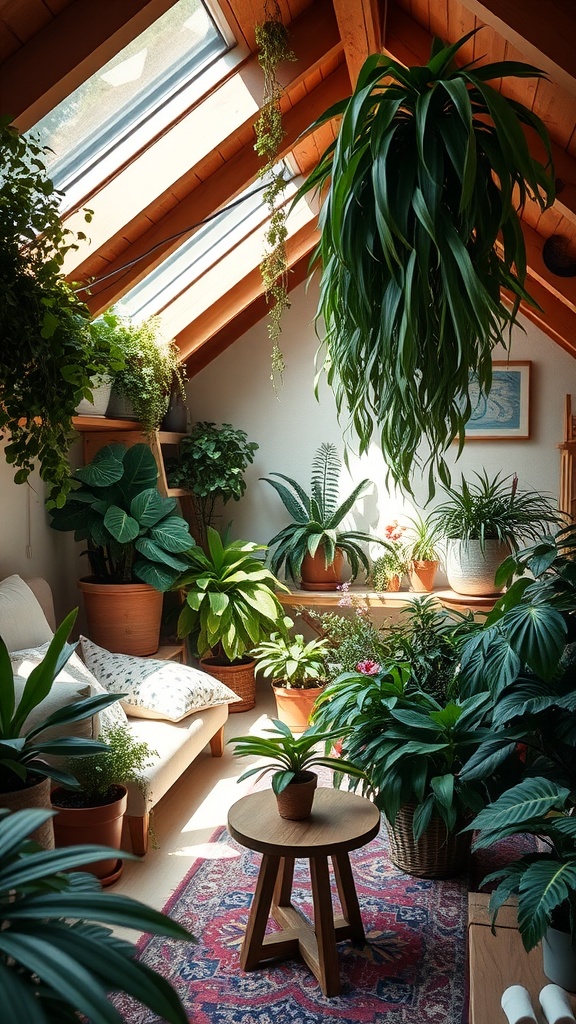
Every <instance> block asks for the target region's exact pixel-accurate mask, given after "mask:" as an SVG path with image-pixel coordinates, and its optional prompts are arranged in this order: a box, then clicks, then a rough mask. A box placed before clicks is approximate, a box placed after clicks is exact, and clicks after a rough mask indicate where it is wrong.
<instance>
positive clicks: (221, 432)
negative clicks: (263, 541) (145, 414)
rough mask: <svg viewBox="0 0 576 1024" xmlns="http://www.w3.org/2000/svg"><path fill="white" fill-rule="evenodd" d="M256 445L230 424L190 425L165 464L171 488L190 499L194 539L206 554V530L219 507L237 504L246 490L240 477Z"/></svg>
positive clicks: (255, 449) (251, 459)
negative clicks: (174, 453) (188, 495)
mask: <svg viewBox="0 0 576 1024" xmlns="http://www.w3.org/2000/svg"><path fill="white" fill-rule="evenodd" d="M257 449H258V445H257V444H256V443H255V442H254V441H249V440H248V437H247V435H246V432H245V431H244V430H240V429H238V428H235V427H233V426H232V425H231V424H230V423H222V424H221V425H220V426H218V425H217V424H216V423H210V422H206V421H203V422H200V423H194V424H193V426H192V427H191V428H190V431H189V433H188V434H187V436H186V437H183V438H182V440H181V441H180V444H179V445H178V455H177V456H176V457H175V458H172V459H167V460H166V473H167V475H168V481H169V484H170V486H171V487H184V488H185V489H186V490H187V491H189V493H190V494H191V495H192V502H193V505H194V513H195V519H196V528H197V537H196V539H197V540H198V542H199V543H200V544H201V545H202V547H203V548H204V550H206V530H207V528H208V527H209V526H213V525H214V515H215V510H216V508H217V506H218V504H219V503H221V504H223V505H225V504H226V502H228V501H230V500H231V499H232V500H234V501H240V498H241V497H242V495H243V494H244V491H245V490H246V481H245V479H244V474H245V472H246V469H247V467H248V465H249V463H251V462H253V461H254V452H256V451H257Z"/></svg>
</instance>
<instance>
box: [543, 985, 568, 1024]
mask: <svg viewBox="0 0 576 1024" xmlns="http://www.w3.org/2000/svg"><path fill="white" fill-rule="evenodd" d="M540 1006H541V1007H542V1009H543V1011H544V1013H545V1014H546V1020H547V1021H548V1024H572V1022H573V1021H576V1017H575V1016H574V1014H573V1013H572V1006H571V1005H570V1000H569V998H568V996H567V994H566V992H565V991H564V989H563V988H560V985H545V986H544V988H543V989H542V991H541V993H540Z"/></svg>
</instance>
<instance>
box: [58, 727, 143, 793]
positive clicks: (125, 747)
mask: <svg viewBox="0 0 576 1024" xmlns="http://www.w3.org/2000/svg"><path fill="white" fill-rule="evenodd" d="M100 740H102V742H103V743H105V744H106V746H107V749H106V750H103V751H101V753H98V754H91V755H90V756H89V757H77V758H74V760H73V761H72V762H70V763H68V762H66V767H67V768H69V769H70V771H72V772H73V773H74V776H75V778H76V781H77V782H78V785H79V787H80V790H81V792H80V793H79V792H78V791H76V793H75V799H76V803H75V804H74V806H75V807H79V806H83V807H92V806H93V805H94V804H100V803H105V802H106V801H107V799H109V798H110V796H111V791H113V789H114V787H115V786H117V785H119V784H120V785H123V786H125V785H126V784H127V783H128V782H134V783H135V784H136V785H137V786H138V787H139V788H140V789H141V790H142V791H144V788H145V779H144V775H143V772H144V771H145V769H146V768H148V767H149V765H150V764H151V760H150V758H151V756H152V755H154V754H157V751H155V750H151V749H150V747H149V746H148V744H147V743H146V742H145V741H144V740H138V739H136V737H135V736H134V735H133V733H132V732H131V731H130V729H129V728H128V727H127V726H124V725H112V726H110V728H109V729H106V730H104V732H103V733H102V734H101V736H100ZM79 798H81V799H82V803H80V799H79Z"/></svg>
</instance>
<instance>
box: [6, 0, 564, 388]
mask: <svg viewBox="0 0 576 1024" xmlns="http://www.w3.org/2000/svg"><path fill="white" fill-rule="evenodd" d="M174 2H175V0H149V2H148V3H143V2H141V0H140V2H139V0H114V3H109V2H106V3H102V0H18V2H16V0H0V109H1V111H2V112H3V113H9V114H10V115H11V116H12V117H13V118H14V122H15V124H16V125H17V126H18V127H19V128H21V129H22V130H25V129H27V128H29V127H31V126H32V125H33V124H34V123H35V122H36V121H37V120H38V119H39V118H40V117H42V116H43V115H44V114H45V113H46V112H47V111H49V110H50V109H52V108H53V107H54V106H55V104H56V103H58V102H59V101H60V100H61V99H62V98H64V97H65V96H67V95H68V94H69V93H70V92H71V91H72V90H73V89H74V88H76V87H77V86H78V85H79V84H80V83H81V82H82V81H85V80H86V79H87V78H88V77H89V76H90V75H92V74H93V73H94V72H95V71H97V70H98V69H99V68H100V67H102V65H103V64H104V63H106V61H108V60H109V59H110V58H111V57H112V56H113V55H114V54H115V53H117V52H118V51H119V50H120V49H121V48H122V47H123V46H125V45H127V43H128V42H129V41H130V40H132V39H133V38H135V37H136V36H137V35H138V34H139V33H140V32H142V31H143V30H144V29H145V28H146V27H147V26H148V25H149V24H151V23H152V22H153V21H155V20H156V19H157V18H158V17H159V16H160V15H161V14H162V13H164V12H165V11H166V10H167V9H168V8H169V7H170V6H172V4H173V3H174ZM280 8H281V11H282V15H283V18H284V21H285V24H286V25H287V26H288V27H289V30H290V41H291V45H292V47H293V49H294V51H295V53H296V56H297V61H296V62H294V63H287V64H286V65H285V67H283V68H282V84H283V86H284V89H285V93H284V99H283V107H284V115H285V129H286V136H285V139H284V146H283V155H289V156H290V157H291V161H292V164H293V166H294V167H296V168H298V170H299V171H300V172H301V173H302V174H307V173H308V172H309V171H310V170H311V168H312V167H313V166H314V164H315V162H316V161H317V159H318V156H319V154H320V153H321V152H322V150H323V149H324V147H325V146H326V145H327V143H328V141H329V140H330V138H331V129H330V127H328V128H324V129H322V131H321V132H319V133H318V134H317V135H316V136H314V137H310V136H309V137H307V138H306V139H304V140H302V139H300V138H299V136H300V135H301V133H302V132H303V131H304V130H305V129H306V128H307V126H308V125H309V124H310V123H311V122H312V121H313V120H314V119H315V118H316V117H317V116H318V114H320V113H321V112H322V111H324V110H325V109H326V108H327V107H328V106H330V105H331V104H332V103H334V102H335V101H336V100H337V99H339V98H341V97H343V96H346V95H348V94H349V93H350V90H351V82H354V81H355V79H356V76H357V74H358V71H359V69H360V67H361V65H362V62H363V60H364V59H365V57H366V56H367V55H368V54H369V53H371V52H375V51H376V50H379V49H382V50H384V51H385V52H387V53H389V54H391V55H392V56H393V57H395V58H396V59H397V60H400V61H402V62H403V63H405V64H408V65H409V64H419V63H424V62H425V61H426V60H427V58H428V55H429V51H430V44H431V40H432V37H433V36H435V35H436V36H440V37H441V38H442V39H443V40H444V41H447V42H454V41H456V40H457V39H459V38H460V37H461V36H462V35H463V34H464V33H465V32H468V31H469V30H470V29H472V28H479V27H481V28H482V31H481V32H478V33H477V34H476V35H475V36H474V37H473V39H471V40H470V42H469V43H468V44H467V47H466V48H465V49H464V50H463V51H462V52H461V57H462V59H465V60H470V59H472V58H479V59H480V60H481V61H482V62H484V61H493V60H503V59H510V60H526V61H529V62H530V63H534V64H536V65H537V66H539V67H541V68H542V69H544V70H545V71H546V72H547V74H548V76H549V78H548V79H547V80H541V81H533V80H529V79H528V80H517V81H514V82H513V83H512V86H510V85H509V84H507V85H506V89H507V94H508V95H513V96H514V97H515V98H517V99H521V100H522V102H524V103H526V104H527V105H528V106H529V107H531V108H532V109H533V110H534V112H535V113H536V114H538V115H539V116H540V117H541V118H542V119H543V120H544V121H545V123H546V124H547V126H548V129H549V131H550V135H551V138H552V141H553V146H554V159H555V167H556V174H557V179H558V196H557V200H556V202H555V204H554V206H553V208H552V209H551V210H549V211H547V212H546V213H545V214H542V215H540V214H539V211H538V209H537V207H536V204H534V205H533V206H532V205H529V206H528V208H527V209H526V212H525V215H524V221H523V228H524V232H525V237H526V243H527V250H528V262H529V275H530V282H529V285H530V289H529V290H530V291H531V293H532V294H533V295H534V297H535V298H536V299H537V301H538V302H539V303H540V305H541V307H542V312H539V311H534V310H533V309H532V308H531V307H526V308H525V309H524V312H525V313H526V315H527V316H529V317H530V318H531V319H532V320H534V321H535V322H536V323H538V324H539V326H540V327H541V328H542V329H543V330H544V331H545V332H546V333H547V334H548V335H549V336H550V337H551V338H553V339H554V341H556V342H557V343H558V344H559V345H561V346H562V347H563V348H564V349H566V350H567V351H568V352H570V353H571V354H572V355H576V277H573V278H569V277H558V276H556V275H554V274H552V273H551V272H550V271H549V270H547V268H546V267H545V265H544V262H543V259H542V246H543V244H544V242H545V241H546V239H547V238H549V237H550V236H551V235H560V236H563V237H565V238H566V239H567V240H568V242H569V243H570V245H571V246H574V251H575V252H576V51H575V49H574V45H573V43H574V39H575V38H576V5H574V4H573V3H572V0H547V2H546V3H542V2H541V0H387V2H385V0H315V2H312V3H310V2H309V0H280ZM220 10H221V12H222V14H223V15H224V17H225V19H226V21H227V23H228V25H229V27H230V29H231V31H232V33H233V34H234V36H235V38H236V39H237V41H238V43H239V45H240V46H241V47H243V51H242V52H243V57H242V59H241V60H240V62H239V63H238V64H237V65H236V67H235V69H234V70H233V71H232V72H231V73H230V74H229V75H228V77H227V78H226V79H225V80H224V81H222V82H220V83H219V84H218V85H217V86H215V87H214V88H213V89H212V91H211V92H210V93H209V94H208V95H206V96H205V97H204V99H203V100H202V102H201V103H200V104H196V105H195V106H194V107H193V108H190V110H188V111H186V112H185V113H184V115H183V116H182V117H180V118H179V119H178V122H177V123H174V124H173V125H171V126H169V127H168V129H167V130H166V131H165V132H163V133H162V134H161V136H160V137H157V138H155V139H154V140H153V141H152V142H151V143H150V144H149V145H148V146H146V148H145V149H144V150H142V151H140V152H139V153H137V154H136V156H135V157H134V158H133V160H131V161H130V162H129V163H128V164H126V165H125V166H123V167H122V168H121V169H120V170H119V171H118V172H117V173H115V174H114V175H112V176H111V177H110V178H109V179H108V180H106V181H103V182H102V183H101V184H100V185H99V187H98V188H97V189H96V190H95V191H94V192H93V193H92V194H88V195H86V196H84V197H83V199H82V204H81V205H82V206H83V205H88V206H90V207H92V208H93V209H94V210H95V218H94V223H93V226H92V228H91V229H90V232H91V240H90V242H89V243H86V244H85V245H83V246H81V248H80V249H79V250H78V253H77V254H76V255H75V256H71V257H70V264H69V266H68V271H69V277H70V279H71V280H74V281H80V282H88V281H90V280H96V281H97V280H98V279H100V278H102V277H103V276H104V275H108V276H107V279H106V281H104V282H102V283H101V284H95V285H94V287H93V288H92V294H91V296H90V298H89V299H88V304H89V306H90V308H91V310H92V312H93V313H94V314H97V313H99V312H101V311H102V310H104V309H106V308H108V307H109V306H110V305H112V304H113V303H114V302H115V301H117V300H118V299H119V298H121V297H122V296H123V295H124V294H125V293H126V292H127V291H128V290H129V289H130V288H131V287H133V285H134V284H135V283H137V282H138V281H140V280H142V279H143V278H144V277H145V276H146V275H147V274H148V273H149V272H150V271H151V270H152V269H153V268H154V267H156V266H158V265H159V264H160V263H161V262H162V260H164V259H165V258H166V256H168V255H169V254H170V253H171V252H173V251H174V250H175V249H176V248H177V246H178V245H180V244H181V242H182V236H181V235H179V233H180V232H182V231H183V229H185V228H186V227H188V226H189V225H191V224H195V223H197V222H198V221H200V220H202V219H203V218H205V217H206V216H208V215H209V214H211V213H213V212H214V211H216V210H218V209H219V208H221V207H222V206H224V205H226V203H228V202H229V201H230V200H231V199H232V198H234V197H235V196H237V195H238V193H239V192H241V191H242V190H243V189H245V188H246V187H247V186H249V185H250V184H251V183H252V182H254V181H256V179H257V176H258V170H259V166H260V160H259V158H258V157H257V156H256V154H255V152H254V132H253V127H252V126H253V122H254V119H255V116H256V111H257V108H258V104H259V103H260V100H261V96H262V74H261V71H260V68H259V66H258V63H257V59H256V56H255V52H254V51H255V39H254V25H255V24H256V23H258V22H260V21H262V20H263V2H262V0H221V2H220ZM239 90H242V94H243V96H245V97H247V101H246V104H245V105H244V107H243V108H242V109H241V110H240V108H239V105H238V104H235V103H233V102H231V98H233V97H234V96H237V95H238V94H239ZM203 118H204V121H202V119H203ZM203 123H204V124H205V125H210V126H211V130H210V132H208V131H206V132H205V133H204V134H205V139H206V145H205V148H204V150H203V151H202V152H201V154H200V156H199V157H197V158H196V159H195V160H194V161H192V160H191V159H190V156H189V153H188V152H187V147H186V139H187V137H189V135H187V133H190V132H193V131H194V132H196V133H198V131H199V126H201V125H202V124H203ZM530 141H531V145H535V144H534V142H533V140H530ZM67 216H68V219H69V222H70V224H71V225H72V226H77V225H78V223H79V213H78V211H71V213H70V214H69V215H67ZM174 236H178V237H176V238H175V237H174ZM259 237H260V236H258V238H259ZM170 239H171V240H170ZM316 240H317V230H316V219H315V214H314V211H312V210H309V209H307V210H306V211H305V212H304V213H301V214H300V215H299V216H298V217H294V218H292V219H291V223H290V236H289V239H288V257H289V263H290V286H291V287H293V286H294V285H296V284H298V283H299V282H300V281H302V280H303V279H304V277H305V276H306V272H307V267H308V262H309V257H310V253H311V251H312V249H313V247H314V245H315V243H316ZM252 241H253V243H254V240H252ZM249 242H250V240H249V239H248V240H247V242H246V246H245V247H244V249H243V251H242V258H241V259H240V258H239V259H237V260H236V263H235V265H234V272H235V279H234V280H233V282H231V283H230V284H229V285H227V287H226V290H225V291H223V290H222V289H221V288H220V289H219V287H218V273H217V271H218V268H211V269H208V270H207V271H206V272H205V276H204V279H203V280H202V281H200V282H197V286H196V292H195V291H194V289H193V288H190V289H187V290H185V291H184V292H183V293H182V294H179V295H177V296H176V297H174V298H173V299H172V301H171V303H170V304H166V306H164V307H162V308H160V309H159V310H158V312H159V313H160V314H161V315H162V317H163V318H164V320H165V322H166V324H167V325H168V326H169V327H170V328H173V333H174V334H175V336H176V339H177V342H178V344H179V346H180V349H181V351H182V355H183V358H184V359H186V361H187V362H188V366H189V372H190V373H192V374H193V373H195V372H197V371H198V370H199V369H201V368H202V367H203V366H205V365H206V364H207V363H208V362H209V361H210V360H211V359H213V358H214V357H215V356H216V355H218V354H219V353H220V352H221V351H223V350H224V349H225V348H226V347H227V346H228V345H230V344H232V343H233V342H234V341H235V340H236V339H237V338H238V337H239V336H240V335H241V334H243V333H244V332H245V331H246V330H247V329H248V328H249V327H250V326H252V325H253V324H254V323H256V322H257V321H258V320H259V319H261V317H262V316H264V315H265V313H266V306H265V301H264V298H263V294H262V283H261V280H260V274H259V270H258V262H259V256H260V253H261V247H260V245H259V244H258V245H256V244H255V243H254V244H252V245H250V244H249ZM211 271H212V273H211ZM199 289H201V290H202V291H203V302H202V303H201V304H198V302H197V300H196V295H197V293H198V290H199ZM171 333H172V330H171Z"/></svg>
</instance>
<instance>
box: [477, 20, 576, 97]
mask: <svg viewBox="0 0 576 1024" xmlns="http://www.w3.org/2000/svg"><path fill="white" fill-rule="evenodd" d="M462 3H463V4H464V6H465V7H466V8H468V10H469V11H471V12H472V13H473V14H475V15H476V16H477V17H478V18H480V20H481V21H483V22H485V23H486V24H487V25H491V26H492V28H493V29H495V31H496V32H498V34H499V35H501V36H503V37H504V38H505V39H508V40H509V41H510V42H511V43H512V44H513V45H514V46H516V47H517V48H518V49H519V50H521V51H522V53H524V54H525V55H526V57H527V59H528V60H529V61H530V62H531V63H532V64H535V65H536V67H539V68H542V70H543V71H546V72H548V74H549V75H550V76H551V78H552V79H553V80H554V81H555V82H557V83H558V85H561V86H562V87H563V88H564V89H567V90H568V91H570V92H571V93H572V94H573V95H574V94H576V50H575V48H574V34H575V31H576V17H575V14H574V7H573V5H572V4H566V3H565V2H564V0H547V2H546V3H542V0H462Z"/></svg>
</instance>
